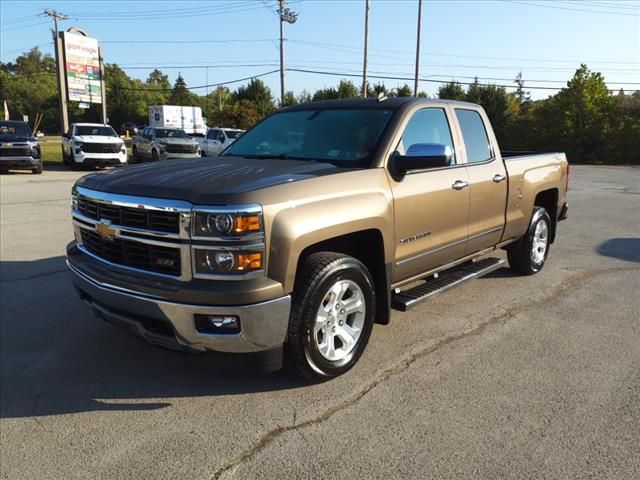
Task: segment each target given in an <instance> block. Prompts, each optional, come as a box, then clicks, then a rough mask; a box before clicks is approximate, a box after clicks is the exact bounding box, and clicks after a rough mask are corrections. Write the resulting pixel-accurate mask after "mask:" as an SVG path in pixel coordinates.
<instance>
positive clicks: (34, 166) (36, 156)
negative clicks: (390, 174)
mask: <svg viewBox="0 0 640 480" xmlns="http://www.w3.org/2000/svg"><path fill="white" fill-rule="evenodd" d="M9 170H31V173H35V174H40V173H42V157H41V156H40V145H38V140H37V139H36V137H35V136H34V135H33V132H32V131H31V127H29V124H28V123H26V122H18V121H11V120H0V171H1V172H2V173H6V172H8V171H9Z"/></svg>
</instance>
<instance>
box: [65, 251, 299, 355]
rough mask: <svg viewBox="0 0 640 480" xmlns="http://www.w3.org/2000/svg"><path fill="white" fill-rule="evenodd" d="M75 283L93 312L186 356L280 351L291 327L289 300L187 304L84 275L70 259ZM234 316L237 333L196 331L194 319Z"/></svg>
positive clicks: (285, 297) (282, 298) (69, 264)
mask: <svg viewBox="0 0 640 480" xmlns="http://www.w3.org/2000/svg"><path fill="white" fill-rule="evenodd" d="M67 266H68V267H69V270H70V272H71V277H72V281H73V284H74V286H75V288H76V290H77V291H78V293H79V295H80V298H81V299H82V300H83V301H84V302H85V303H86V304H87V305H89V306H90V307H91V309H92V310H93V311H94V313H95V314H96V315H97V316H98V317H99V318H102V319H104V320H106V321H108V322H110V323H113V324H116V325H119V326H121V327H124V328H126V329H127V330H129V331H130V332H132V333H134V334H136V335H138V336H141V337H142V338H144V339H145V340H147V341H148V342H150V343H153V344H155V345H159V346H163V347H167V348H172V349H176V350H186V351H200V352H202V351H206V350H211V351H218V352H230V353H248V352H258V351H264V350H271V349H274V348H278V347H281V346H282V345H283V344H284V342H285V338H286V334H287V326H288V323H289V311H290V306H291V297H290V296H289V295H286V296H283V297H279V298H276V299H273V300H268V301H265V302H262V303H257V304H251V305H236V306H211V305H190V304H183V303H176V302H170V301H166V300H163V299H161V298H158V297H152V296H145V295H140V294H139V293H137V292H134V291H131V290H126V289H122V288H119V287H116V286H114V285H110V284H107V283H101V282H99V281H96V280H94V279H92V278H91V277H89V276H88V275H87V274H85V273H83V272H82V271H81V270H80V269H78V268H77V267H75V266H74V265H73V264H72V263H71V262H69V260H67ZM196 314H201V315H233V316H236V317H238V318H239V319H240V332H239V333H234V334H208V333H200V332H198V331H197V330H196V326H195V317H194V316H195V315H196Z"/></svg>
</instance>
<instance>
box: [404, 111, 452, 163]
mask: <svg viewBox="0 0 640 480" xmlns="http://www.w3.org/2000/svg"><path fill="white" fill-rule="evenodd" d="M416 143H436V144H439V145H446V146H449V147H450V148H451V151H452V152H455V149H454V148H453V138H452V136H451V129H450V128H449V122H447V115H446V113H445V111H444V110H443V109H442V108H424V109H422V110H418V111H417V112H416V113H414V114H413V117H411V120H409V123H408V124H407V127H406V128H405V129H404V133H403V134H402V138H401V139H400V143H399V144H398V148H396V151H397V152H398V153H399V154H400V155H404V154H406V152H407V150H408V149H409V147H410V146H411V145H415V144H416ZM455 163H456V159H455V153H454V154H453V156H452V157H451V163H450V164H451V165H455Z"/></svg>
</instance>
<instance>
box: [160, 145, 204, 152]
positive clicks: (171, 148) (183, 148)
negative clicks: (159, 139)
mask: <svg viewBox="0 0 640 480" xmlns="http://www.w3.org/2000/svg"><path fill="white" fill-rule="evenodd" d="M165 150H166V152H167V153H196V152H197V151H198V146H197V145H174V144H169V145H167V146H166V147H165Z"/></svg>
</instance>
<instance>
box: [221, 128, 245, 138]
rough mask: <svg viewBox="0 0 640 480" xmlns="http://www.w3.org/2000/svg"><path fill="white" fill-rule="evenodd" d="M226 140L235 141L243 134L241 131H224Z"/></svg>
mask: <svg viewBox="0 0 640 480" xmlns="http://www.w3.org/2000/svg"><path fill="white" fill-rule="evenodd" d="M224 133H226V134H227V138H228V139H230V140H237V139H238V138H239V137H240V135H242V134H243V133H244V132H243V131H242V130H225V131H224Z"/></svg>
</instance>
